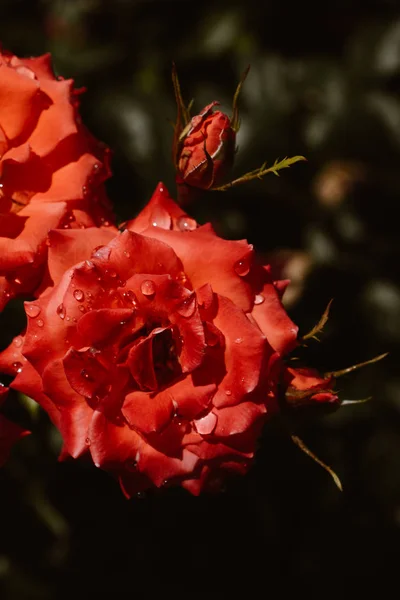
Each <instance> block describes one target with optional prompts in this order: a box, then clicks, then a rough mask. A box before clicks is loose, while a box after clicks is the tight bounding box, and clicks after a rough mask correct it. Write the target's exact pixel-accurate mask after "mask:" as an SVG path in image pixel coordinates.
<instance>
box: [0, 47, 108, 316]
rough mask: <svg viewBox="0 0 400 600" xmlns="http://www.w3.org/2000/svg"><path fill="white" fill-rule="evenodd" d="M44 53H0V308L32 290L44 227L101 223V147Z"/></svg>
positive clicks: (104, 209)
mask: <svg viewBox="0 0 400 600" xmlns="http://www.w3.org/2000/svg"><path fill="white" fill-rule="evenodd" d="M79 93H80V91H79V90H74V89H73V81H72V80H68V81H67V80H65V81H64V80H63V79H62V78H56V77H55V76H54V74H53V71H52V68H51V62H50V57H49V55H44V56H41V57H38V58H29V59H19V58H17V57H16V56H13V55H12V54H10V53H7V52H3V53H1V52H0V310H1V309H2V308H3V307H4V306H5V304H6V303H7V301H8V300H9V299H10V298H11V297H13V296H15V295H18V294H21V293H32V292H34V290H35V288H36V287H37V286H38V285H39V284H40V280H41V276H42V267H43V264H44V263H45V260H46V237H47V233H48V231H49V230H50V229H55V228H60V227H65V228H74V227H76V228H80V227H93V226H101V225H107V223H108V222H109V221H110V220H112V215H111V212H110V209H109V206H108V201H107V198H106V195H105V190H104V185H103V181H104V180H105V179H106V178H107V177H108V175H109V169H108V154H107V149H106V148H104V147H102V146H101V145H100V144H99V143H98V142H97V141H96V140H95V139H94V138H93V137H92V136H91V135H90V133H89V132H88V131H87V130H86V129H85V128H84V127H83V125H82V124H81V122H80V118H79V115H78V95H79Z"/></svg>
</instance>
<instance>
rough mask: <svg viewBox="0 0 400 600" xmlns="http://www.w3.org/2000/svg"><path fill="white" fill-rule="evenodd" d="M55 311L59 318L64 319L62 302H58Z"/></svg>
mask: <svg viewBox="0 0 400 600" xmlns="http://www.w3.org/2000/svg"><path fill="white" fill-rule="evenodd" d="M56 313H57V314H58V316H59V317H60V319H63V320H64V319H65V314H66V313H65V306H64V304H59V305H58V306H57V308H56Z"/></svg>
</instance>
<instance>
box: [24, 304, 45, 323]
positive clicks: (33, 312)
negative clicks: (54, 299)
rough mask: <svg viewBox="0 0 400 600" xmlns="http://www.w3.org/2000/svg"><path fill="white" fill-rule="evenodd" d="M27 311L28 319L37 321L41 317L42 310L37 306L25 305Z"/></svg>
mask: <svg viewBox="0 0 400 600" xmlns="http://www.w3.org/2000/svg"><path fill="white" fill-rule="evenodd" d="M25 311H26V314H27V315H28V317H31V319H36V317H38V316H39V315H40V312H41V308H40V306H38V305H37V304H25Z"/></svg>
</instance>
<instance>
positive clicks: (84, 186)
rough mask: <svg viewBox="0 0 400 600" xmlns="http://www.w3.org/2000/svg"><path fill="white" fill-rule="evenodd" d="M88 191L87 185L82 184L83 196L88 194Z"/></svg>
mask: <svg viewBox="0 0 400 600" xmlns="http://www.w3.org/2000/svg"><path fill="white" fill-rule="evenodd" d="M88 191H89V190H88V187H87V185H83V186H82V194H83V196H87V194H88Z"/></svg>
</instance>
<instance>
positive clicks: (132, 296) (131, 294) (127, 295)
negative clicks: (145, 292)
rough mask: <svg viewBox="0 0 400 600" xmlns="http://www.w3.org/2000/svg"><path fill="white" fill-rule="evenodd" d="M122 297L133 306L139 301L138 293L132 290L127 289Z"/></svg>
mask: <svg viewBox="0 0 400 600" xmlns="http://www.w3.org/2000/svg"><path fill="white" fill-rule="evenodd" d="M122 297H123V298H124V299H125V300H126V301H127V302H129V303H130V304H132V305H133V306H137V303H138V302H137V298H136V294H135V293H134V292H132V290H126V292H123V294H122Z"/></svg>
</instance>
